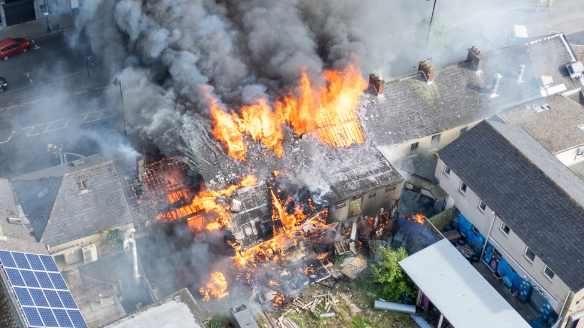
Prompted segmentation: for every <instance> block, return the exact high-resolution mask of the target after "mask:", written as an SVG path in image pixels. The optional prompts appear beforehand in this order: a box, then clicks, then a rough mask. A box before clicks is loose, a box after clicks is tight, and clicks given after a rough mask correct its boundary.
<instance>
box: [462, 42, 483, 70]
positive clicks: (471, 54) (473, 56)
mask: <svg viewBox="0 0 584 328" xmlns="http://www.w3.org/2000/svg"><path fill="white" fill-rule="evenodd" d="M483 59H484V57H483V54H482V53H481V51H480V50H479V49H478V48H477V47H475V46H472V47H471V48H470V49H468V55H467V56H466V60H468V61H470V62H471V63H472V64H473V66H474V67H475V71H476V72H477V73H480V72H482V71H483Z"/></svg>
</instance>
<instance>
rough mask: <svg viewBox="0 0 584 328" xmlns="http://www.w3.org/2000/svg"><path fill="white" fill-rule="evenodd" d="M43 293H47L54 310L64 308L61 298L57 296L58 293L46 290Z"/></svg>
mask: <svg viewBox="0 0 584 328" xmlns="http://www.w3.org/2000/svg"><path fill="white" fill-rule="evenodd" d="M43 292H44V293H45V296H46V297H47V301H49V304H50V305H51V307H54V308H62V307H63V303H61V299H59V296H57V292H56V291H54V290H50V289H46V290H43Z"/></svg>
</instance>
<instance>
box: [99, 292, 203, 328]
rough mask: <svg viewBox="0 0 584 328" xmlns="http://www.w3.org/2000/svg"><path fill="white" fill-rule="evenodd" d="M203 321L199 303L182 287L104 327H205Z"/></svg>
mask: <svg viewBox="0 0 584 328" xmlns="http://www.w3.org/2000/svg"><path fill="white" fill-rule="evenodd" d="M203 322H204V316H203V313H202V312H201V309H200V307H199V305H198V304H197V302H196V301H195V299H194V298H193V296H192V295H191V293H190V292H189V291H188V290H187V289H186V288H184V289H182V290H180V291H178V292H176V293H174V294H172V295H170V296H168V297H166V298H163V299H161V300H159V301H157V302H156V303H153V304H150V305H148V306H146V307H143V308H141V309H140V310H137V311H134V312H132V313H130V314H128V315H126V316H125V317H123V318H121V319H118V320H116V321H115V322H112V323H110V324H108V325H106V326H104V328H176V327H181V328H205V325H204V323H203Z"/></svg>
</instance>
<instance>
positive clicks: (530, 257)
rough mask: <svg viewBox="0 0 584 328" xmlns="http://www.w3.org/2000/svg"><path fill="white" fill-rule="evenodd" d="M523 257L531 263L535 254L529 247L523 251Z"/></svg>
mask: <svg viewBox="0 0 584 328" xmlns="http://www.w3.org/2000/svg"><path fill="white" fill-rule="evenodd" d="M523 255H525V258H526V259H528V260H529V262H533V260H535V253H534V252H533V251H532V250H531V249H530V248H529V247H527V248H526V249H525V253H524V254H523Z"/></svg>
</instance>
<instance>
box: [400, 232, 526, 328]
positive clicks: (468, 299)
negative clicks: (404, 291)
mask: <svg viewBox="0 0 584 328" xmlns="http://www.w3.org/2000/svg"><path fill="white" fill-rule="evenodd" d="M399 264H400V266H401V267H402V268H403V269H404V271H405V272H406V273H407V274H408V276H410V278H411V279H412V280H413V281H414V282H415V283H416V285H418V286H419V287H420V289H421V290H422V291H423V292H424V294H426V296H428V298H429V299H430V301H431V302H432V303H433V304H434V305H435V306H436V308H438V310H439V311H440V312H441V313H442V314H444V316H445V317H446V319H448V321H449V322H450V323H451V324H452V325H453V326H454V327H457V328H490V327H492V328H530V326H529V324H527V322H526V321H525V320H524V319H523V318H522V317H521V316H520V315H519V313H517V311H515V310H514V309H513V308H512V307H511V305H509V303H507V301H506V300H505V299H504V298H503V297H502V296H501V295H499V293H498V292H497V291H496V290H495V289H494V288H493V287H492V286H491V285H490V284H489V283H488V282H487V281H486V280H485V279H484V278H483V277H482V276H481V275H480V274H479V272H478V271H477V270H476V269H475V268H473V266H472V265H471V264H470V263H468V261H467V260H466V259H465V258H464V257H462V255H461V254H460V253H459V252H458V250H456V248H454V246H452V244H450V242H449V241H448V240H446V239H442V240H441V241H439V242H437V243H435V244H433V245H431V246H428V247H426V248H425V249H423V250H421V251H419V252H418V253H416V254H414V255H411V256H409V257H407V258H406V259H404V260H402V261H400V262H399Z"/></svg>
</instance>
